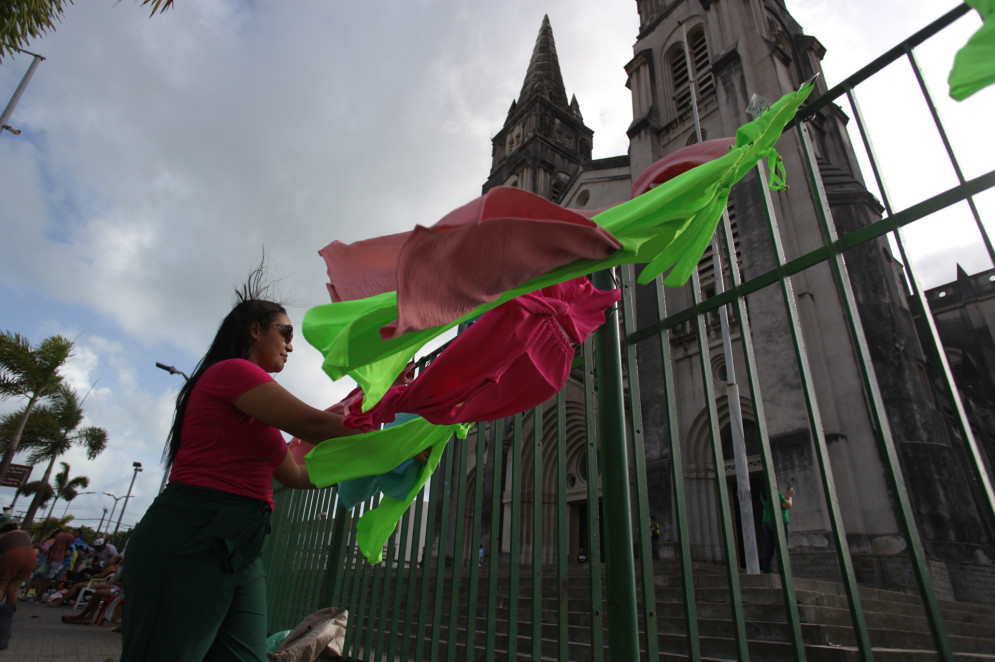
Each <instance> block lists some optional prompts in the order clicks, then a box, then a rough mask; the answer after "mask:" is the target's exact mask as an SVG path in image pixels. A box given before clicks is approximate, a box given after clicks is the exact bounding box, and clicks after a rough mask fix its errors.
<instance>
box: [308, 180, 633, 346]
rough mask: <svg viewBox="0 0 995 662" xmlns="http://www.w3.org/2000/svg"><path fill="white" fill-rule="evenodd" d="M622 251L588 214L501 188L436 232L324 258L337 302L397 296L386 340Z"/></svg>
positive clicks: (422, 230)
mask: <svg viewBox="0 0 995 662" xmlns="http://www.w3.org/2000/svg"><path fill="white" fill-rule="evenodd" d="M620 247H621V244H619V242H618V241H617V240H616V239H615V238H614V237H613V236H612V235H611V233H609V232H608V231H607V230H605V229H604V228H601V227H600V226H598V225H597V224H596V223H594V222H592V221H591V220H590V219H588V218H586V217H585V215H584V214H581V213H578V212H576V211H573V210H570V209H565V208H563V207H560V206H559V205H556V204H553V203H552V202H550V201H548V200H546V199H544V198H541V197H539V196H537V195H534V194H532V193H527V192H525V191H522V190H521V189H517V188H511V187H506V186H499V187H496V188H494V189H491V190H490V191H488V192H487V193H486V194H484V195H483V196H481V197H479V198H477V199H476V200H474V201H473V202H470V203H469V204H467V205H464V206H463V207H460V208H459V209H456V210H454V211H452V212H450V213H449V214H447V215H446V216H445V217H444V218H442V220H440V221H439V222H438V223H436V224H435V225H433V226H432V227H431V228H426V227H422V226H418V227H416V228H415V229H414V231H412V232H407V233H401V234H396V235H389V236H386V237H378V238H375V239H369V240H366V241H359V242H356V243H354V244H343V243H342V242H338V241H335V242H332V243H331V244H329V245H328V246H326V247H325V248H323V249H322V250H321V251H319V253H320V255H321V256H322V257H323V258H324V260H325V263H326V265H327V267H328V277H329V280H330V281H331V283H330V284H329V286H328V289H329V294H330V295H331V297H332V301H347V300H352V299H361V298H365V297H368V296H372V295H374V294H380V293H382V292H389V291H392V290H395V289H396V290H397V307H398V320H397V322H396V323H395V324H391V325H388V326H386V327H384V328H383V329H382V331H381V336H382V337H384V338H385V339H386V338H393V337H397V336H399V335H401V334H403V333H407V332H408V331H413V330H419V329H428V328H432V327H436V326H440V325H442V324H446V323H448V322H451V321H452V320H454V319H458V318H459V317H462V316H463V315H465V314H466V313H468V312H470V311H471V310H473V309H474V308H476V307H477V306H479V305H480V304H482V303H486V302H489V301H494V300H495V299H497V298H498V296H500V295H501V294H502V293H503V292H505V291H506V290H509V289H511V288H513V287H515V286H517V285H520V284H522V283H525V282H527V281H529V280H531V279H533V278H535V277H536V276H540V275H542V274H544V273H546V272H547V271H550V270H552V269H554V268H556V267H558V266H561V265H564V264H569V263H571V262H574V261H575V260H578V259H584V258H587V259H602V258H605V257H607V256H609V255H611V254H612V253H614V252H615V251H616V250H618V249H619V248H620ZM426 256H431V259H426Z"/></svg>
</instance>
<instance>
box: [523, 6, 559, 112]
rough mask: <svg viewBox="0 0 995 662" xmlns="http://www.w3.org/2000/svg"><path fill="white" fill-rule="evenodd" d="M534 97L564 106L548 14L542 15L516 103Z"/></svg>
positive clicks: (554, 44) (557, 60)
mask: <svg viewBox="0 0 995 662" xmlns="http://www.w3.org/2000/svg"><path fill="white" fill-rule="evenodd" d="M534 97H544V98H546V99H548V100H549V101H551V102H553V103H554V104H556V105H558V106H563V107H566V105H567V91H566V88H565V87H564V86H563V75H562V74H561V73H560V61H559V59H558V58H557V57H556V43H555V42H554V41H553V28H552V26H551V25H550V24H549V16H548V15H546V16H543V17H542V27H541V28H539V36H538V37H537V38H536V45H535V48H534V49H533V50H532V60H531V61H530V62H529V70H528V73H526V74H525V82H524V83H523V84H522V91H521V93H520V94H519V95H518V103H519V104H521V103H524V102H526V101H528V100H530V99H533V98H534Z"/></svg>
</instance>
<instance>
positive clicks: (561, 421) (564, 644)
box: [556, 390, 570, 662]
mask: <svg viewBox="0 0 995 662" xmlns="http://www.w3.org/2000/svg"><path fill="white" fill-rule="evenodd" d="M556 550H557V554H556V587H557V592H556V597H557V601H556V606H557V610H556V638H557V644H558V647H557V653H558V658H559V660H560V662H566V661H567V660H569V659H570V658H569V655H570V639H569V637H570V629H569V621H568V620H567V612H568V611H569V609H570V605H569V597H570V593H569V586H568V570H567V563H568V561H569V557H570V546H569V544H568V542H567V397H566V392H565V390H560V392H559V393H557V394H556Z"/></svg>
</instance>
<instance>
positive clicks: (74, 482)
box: [46, 462, 90, 517]
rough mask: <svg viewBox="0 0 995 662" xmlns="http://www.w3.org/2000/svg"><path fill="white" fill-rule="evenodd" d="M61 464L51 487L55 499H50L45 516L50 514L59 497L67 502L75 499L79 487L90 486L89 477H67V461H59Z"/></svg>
mask: <svg viewBox="0 0 995 662" xmlns="http://www.w3.org/2000/svg"><path fill="white" fill-rule="evenodd" d="M59 464H61V465H62V471H60V472H59V473H57V474H55V481H54V482H55V486H54V489H53V496H55V499H53V500H52V505H51V507H50V508H49V509H48V515H47V516H46V517H51V516H52V511H53V510H55V504H56V502H57V501H58V500H59V499H62V500H63V501H65V502H66V503H67V504H68V503H69V502H70V501H72V500H73V499H75V498H76V497H77V496H78V495H79V491H80V490H81V489H84V488H87V487H90V479H89V478H87V477H86V476H76V477H75V478H70V477H69V463H68V462H59Z"/></svg>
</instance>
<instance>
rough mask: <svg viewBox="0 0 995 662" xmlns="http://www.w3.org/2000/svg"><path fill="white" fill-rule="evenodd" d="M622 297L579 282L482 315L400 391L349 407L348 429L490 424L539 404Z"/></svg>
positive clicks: (524, 297)
mask: <svg viewBox="0 0 995 662" xmlns="http://www.w3.org/2000/svg"><path fill="white" fill-rule="evenodd" d="M620 297H621V292H620V291H619V290H610V291H607V292H605V291H602V290H598V289H597V288H595V287H594V286H593V285H591V283H590V281H588V280H587V279H586V278H576V279H574V280H570V281H567V282H565V283H559V284H557V285H553V286H550V287H547V288H543V289H542V290H539V291H537V292H533V293H531V294H524V295H522V296H520V297H517V298H515V299H512V300H511V301H508V302H507V303H504V304H502V305H501V306H499V307H497V308H495V309H494V310H491V311H489V312H487V313H485V314H484V315H482V316H481V317H480V319H479V320H477V322H476V323H474V324H473V325H472V326H471V327H470V328H469V329H467V330H466V331H464V332H463V333H462V334H460V335H459V336H457V337H456V339H455V340H453V342H452V343H451V344H450V345H449V346H448V347H447V348H446V349H445V351H443V352H442V354H440V355H439V357H438V358H437V359H436V360H435V361H433V362H432V364H431V365H429V366H428V367H427V368H426V369H425V370H424V371H423V372H422V373H421V374H420V375H418V377H417V378H415V380H414V382H412V383H411V384H401V385H398V386H394V387H392V388H391V389H390V390H389V391H388V392H387V395H386V396H384V398H383V399H382V400H381V401H380V402H379V403H378V404H377V405H376V406H375V407H374V408H373V409H371V410H370V411H367V412H363V411H362V408H361V402H360V401H359V400H356V401H354V402H353V403H352V404H350V405H349V413H348V414H347V415H346V417H345V420H344V421H343V424H344V425H346V426H348V427H352V428H355V429H360V430H364V431H369V430H371V429H374V428H376V427H377V426H379V425H380V424H382V423H388V422H390V421H392V420H394V415H395V413H397V412H405V413H411V414H418V415H420V416H423V417H424V418H425V419H426V420H428V421H429V422H430V423H434V424H436V425H451V424H453V423H470V422H479V421H490V420H495V419H498V418H503V417H505V416H511V415H513V414H517V413H518V412H521V411H524V410H526V409H529V408H530V407H534V406H536V405H538V404H540V403H542V402H545V401H546V400H548V399H549V398H551V397H553V396H554V395H556V393H557V392H558V391H559V390H560V389H561V388H563V385H564V384H565V383H566V381H567V377H568V376H569V374H570V365H571V363H572V362H573V357H574V348H573V346H572V345H571V344H570V343H571V342H574V343H581V342H583V341H584V340H585V339H586V338H587V337H588V336H589V335H590V334H591V332H592V331H593V330H594V329H596V328H597V327H598V326H600V325H601V324H603V323H604V321H605V317H604V313H605V310H606V309H608V308H609V307H610V306H612V305H613V304H614V303H615V302H617V301H618V300H619V298H620Z"/></svg>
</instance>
